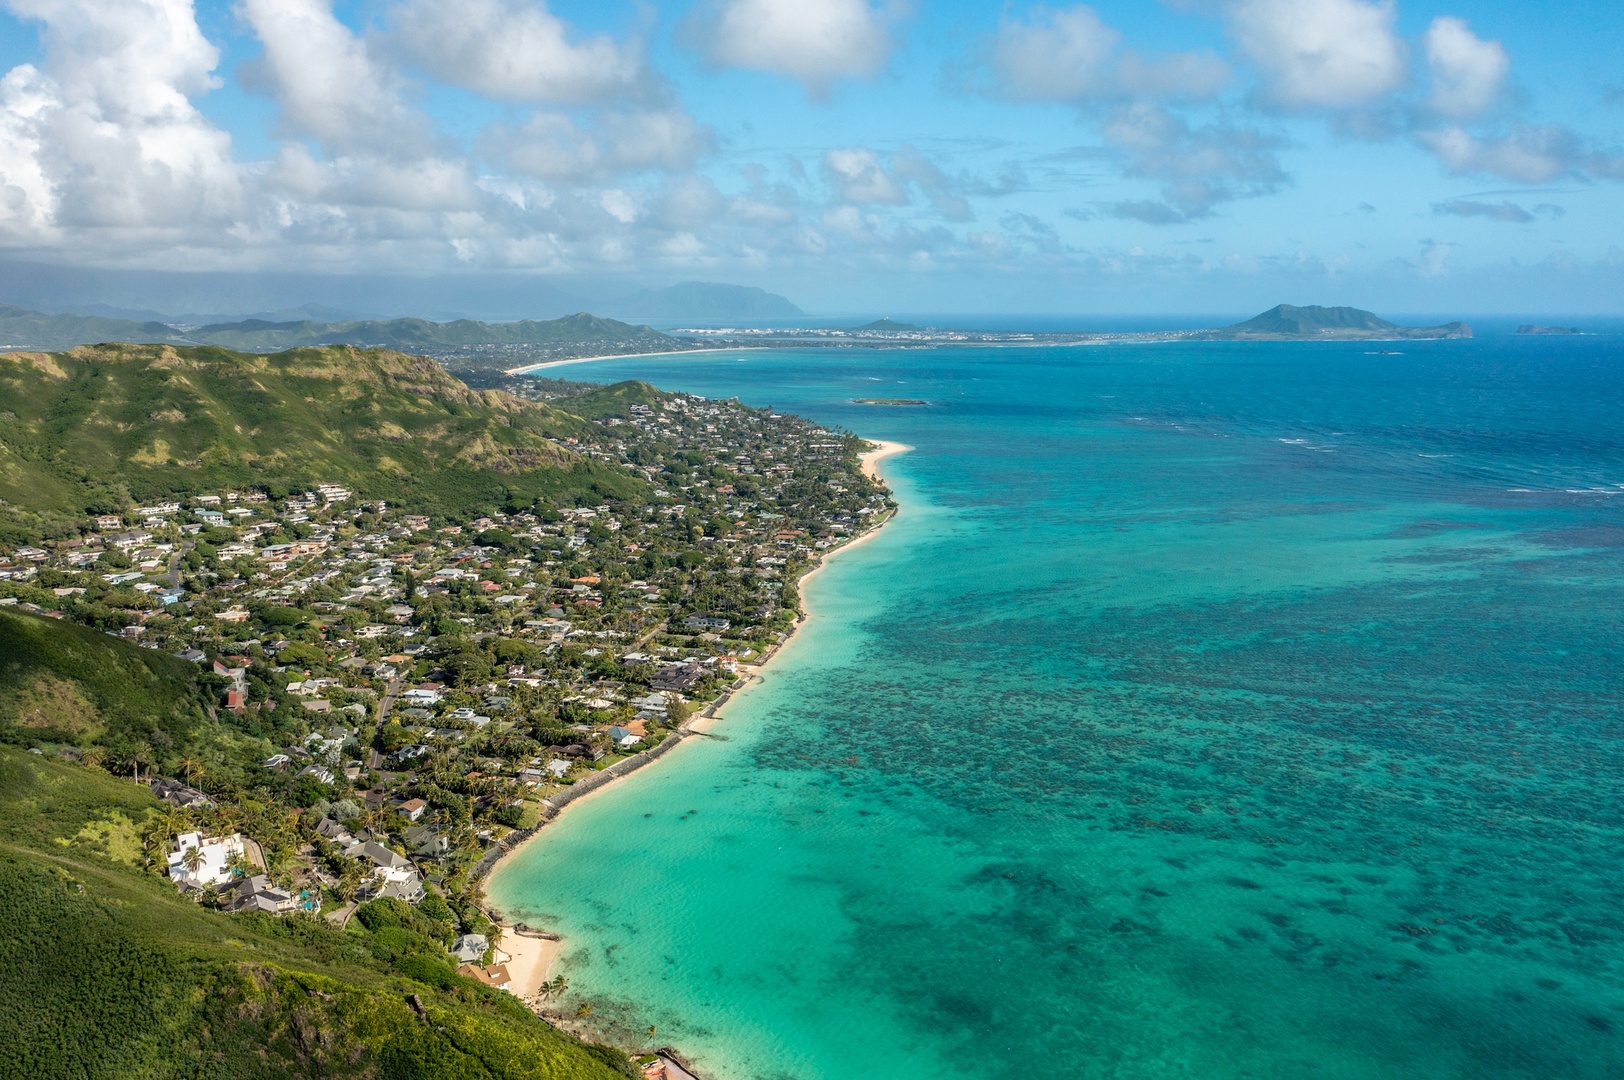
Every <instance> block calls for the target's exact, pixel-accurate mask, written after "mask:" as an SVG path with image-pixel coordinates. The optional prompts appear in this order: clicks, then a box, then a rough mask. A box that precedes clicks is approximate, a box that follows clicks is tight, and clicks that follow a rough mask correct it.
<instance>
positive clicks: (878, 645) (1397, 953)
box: [489, 328, 1624, 1080]
mask: <svg viewBox="0 0 1624 1080" xmlns="http://www.w3.org/2000/svg"><path fill="white" fill-rule="evenodd" d="M1382 349H1393V350H1396V351H1397V352H1398V354H1397V355H1384V354H1382V353H1381V352H1380V351H1379V350H1382ZM545 374H548V375H561V376H564V377H568V378H581V379H589V380H592V381H597V382H608V381H613V380H617V379H622V378H641V379H646V380H648V381H650V382H653V383H655V384H656V385H659V386H662V387H665V388H668V389H677V390H686V391H690V392H693V393H698V394H704V395H707V396H714V397H732V396H737V397H739V398H741V399H742V400H744V401H745V402H747V403H750V404H754V405H772V406H774V407H775V408H777V409H778V410H780V411H793V412H798V413H801V414H803V415H806V416H809V417H811V418H813V419H816V420H819V421H822V422H825V423H830V424H837V425H842V426H845V427H848V428H850V429H852V430H854V431H856V432H857V433H859V434H861V435H864V436H868V437H871V438H882V439H890V440H896V441H900V442H905V443H907V444H909V445H910V446H912V447H914V448H915V449H914V450H913V451H912V452H911V453H908V454H905V455H902V456H900V457H896V458H892V459H890V461H888V462H887V463H886V465H885V466H884V471H885V473H886V475H887V478H888V480H889V482H890V483H891V484H892V486H893V488H894V489H895V491H896V493H897V496H898V498H899V500H900V502H901V504H902V507H903V510H902V513H901V515H900V517H899V518H898V519H897V520H895V521H894V522H893V523H892V524H890V525H888V526H887V527H886V528H885V529H884V530H882V531H881V534H880V535H879V536H878V537H876V538H874V539H873V540H872V541H871V542H870V543H867V544H864V545H862V546H860V547H858V548H856V549H854V550H852V551H850V552H847V553H845V554H842V555H841V556H839V557H838V558H836V559H834V560H833V561H832V562H831V564H830V566H829V568H828V569H827V570H826V571H825V572H824V573H823V574H821V575H819V576H817V577H816V578H815V579H813V581H812V582H811V583H810V584H809V587H808V590H807V593H808V597H807V598H808V602H809V604H810V606H811V608H812V609H813V610H814V612H815V617H814V618H813V619H812V621H811V622H810V623H809V624H808V626H807V627H806V628H805V629H804V630H803V631H802V633H801V634H800V635H798V636H797V637H796V639H795V640H794V642H793V643H792V645H791V646H790V647H789V649H788V650H786V652H785V654H784V655H783V656H782V657H781V658H780V659H779V660H778V661H777V662H776V663H774V664H773V665H772V666H771V667H769V669H768V670H767V672H766V674H765V678H764V679H763V680H762V681H761V682H760V683H758V684H756V685H755V686H754V687H753V688H751V689H750V690H749V691H747V692H746V693H744V694H743V695H742V696H740V697H739V698H737V699H735V701H734V703H732V704H731V705H730V706H729V707H728V710H727V713H726V718H725V720H724V721H723V722H722V723H721V724H720V725H719V726H718V727H717V728H716V731H717V732H718V733H720V734H723V735H726V736H727V740H726V741H721V740H707V739H691V740H689V741H688V742H687V743H685V744H684V745H683V746H682V747H681V748H679V749H678V750H677V751H675V752H674V753H673V754H672V755H671V756H670V757H669V758H667V759H666V760H665V761H664V762H662V763H661V764H660V765H657V766H655V767H653V768H650V769H646V770H643V771H642V772H639V773H638V774H636V775H635V776H634V777H632V778H631V779H629V780H627V781H624V782H622V783H620V784H617V785H615V786H613V787H611V788H610V789H609V790H607V791H606V792H604V793H602V794H599V795H596V796H594V797H593V798H591V799H588V800H585V801H584V802H582V803H581V804H579V805H578V806H576V807H573V808H572V809H571V810H570V811H569V812H568V813H567V814H566V815H565V816H564V818H563V819H562V820H561V821H560V822H559V823H558V824H556V825H555V826H553V827H550V828H548V829H546V830H544V831H543V832H542V834H541V835H540V836H539V837H538V838H537V839H536V840H535V841H534V842H533V843H532V844H530V845H529V846H528V847H526V848H524V849H523V850H522V852H521V853H520V854H518V855H517V856H515V857H514V858H512V859H510V860H509V861H508V862H507V863H505V864H504V865H503V866H502V867H500V868H499V870H498V871H497V874H496V875H495V876H494V877H493V879H492V880H491V882H490V886H489V894H490V896H491V899H492V900H493V901H494V902H495V903H496V904H497V905H498V906H499V907H501V908H502V909H503V910H504V911H506V912H508V913H509V914H510V915H511V916H513V917H516V918H520V919H523V920H525V921H527V922H530V923H532V924H533V925H538V926H543V927H546V928H548V929H552V930H555V931H558V932H559V933H561V934H563V935H564V936H565V938H566V942H567V947H566V951H565V954H564V966H563V968H562V970H563V973H564V974H565V976H566V977H567V978H568V979H569V982H570V989H569V992H568V995H567V1004H568V1005H569V1006H570V1007H572V1008H573V1007H574V1006H577V1005H579V1004H581V1003H591V1005H592V1006H593V1014H592V1022H593V1023H597V1024H600V1025H603V1026H604V1027H605V1029H615V1030H619V1031H620V1032H623V1033H624V1032H633V1033H641V1032H644V1031H646V1029H647V1028H648V1027H649V1026H650V1025H654V1026H656V1028H657V1036H656V1038H655V1039H654V1040H653V1041H654V1042H656V1043H670V1044H672V1045H675V1046H677V1047H679V1048H681V1049H682V1050H683V1051H684V1052H685V1053H686V1054H687V1055H688V1056H690V1057H692V1058H693V1059H694V1060H695V1062H696V1064H697V1066H698V1067H699V1068H700V1069H701V1071H702V1072H704V1073H705V1075H706V1076H707V1078H714V1080H789V1078H795V1080H845V1078H850V1080H870V1078H872V1080H888V1078H895V1080H912V1078H915V1077H920V1078H922V1077H941V1076H955V1077H966V1078H975V1080H982V1078H985V1080H1015V1078H1030V1077H1048V1076H1067V1077H1085V1078H1096V1077H1097V1078H1113V1080H1141V1078H1143V1080H1150V1078H1165V1077H1181V1076H1187V1077H1194V1078H1202V1080H1228V1078H1237V1080H1238V1078H1243V1077H1245V1078H1264V1077H1280V1078H1326V1080H1331V1078H1335V1080H1399V1078H1406V1080H1407V1078H1412V1077H1413V1078H1431V1080H1436V1078H1454V1077H1472V1078H1484V1080H1490V1078H1493V1080H1510V1078H1513V1077H1515V1078H1529V1080H1534V1078H1540V1080H1554V1078H1566V1077H1583V1078H1597V1080H1600V1078H1604V1077H1609V1078H1616V1077H1620V1076H1624V896H1621V891H1624V707H1621V697H1620V694H1621V687H1624V635H1621V629H1624V627H1621V621H1624V620H1621V615H1624V337H1620V336H1618V335H1613V336H1606V335H1604V336H1596V337H1570V338H1518V337H1514V336H1512V335H1511V334H1509V333H1508V332H1504V331H1503V330H1496V329H1493V328H1491V329H1490V330H1489V331H1487V332H1482V333H1480V336H1479V337H1478V338H1477V339H1475V340H1472V341H1459V342H1430V343H1421V342H1412V343H1405V344H1401V345H1393V346H1382V345H1376V346H1371V345H1360V344H1201V345H1196V344H1162V345H1150V346H1097V347H1076V348H1022V349H1013V348H1011V349H935V350H929V351H869V350H851V351H834V350H828V351H821V350H820V351H784V352H771V353H768V352H752V353H744V354H727V353H720V354H705V355H694V356H683V357H673V358H646V359H640V360H617V361H605V362H598V363H592V364H582V365H578V366H573V367H565V368H559V369H556V370H553V371H548V372H545ZM857 397H910V398H923V399H925V400H927V401H929V402H930V404H929V405H926V406H921V407H906V408H904V407H875V406H860V405H855V404H853V403H852V399H853V398H857Z"/></svg>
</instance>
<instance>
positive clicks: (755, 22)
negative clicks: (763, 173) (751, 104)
mask: <svg viewBox="0 0 1624 1080" xmlns="http://www.w3.org/2000/svg"><path fill="white" fill-rule="evenodd" d="M892 21H893V14H892V12H891V11H890V10H886V9H881V8H876V7H874V6H872V5H871V4H870V3H868V0H721V3H720V6H719V7H714V8H713V9H712V10H710V11H708V12H705V13H702V14H701V15H700V16H699V17H698V18H697V19H696V20H695V21H693V22H692V23H690V27H689V33H688V37H689V39H690V41H691V42H692V43H693V44H695V45H696V46H698V47H699V48H700V50H701V51H702V52H703V53H704V54H705V57H706V58H707V59H708V60H709V61H710V62H711V63H712V64H715V65H717V66H719V67H735V68H748V69H750V70H753V71H767V72H772V73H774V74H778V75H786V76H789V77H790V78H792V79H796V80H799V81H800V83H801V84H802V85H803V86H805V87H806V89H807V92H808V93H809V94H812V95H822V94H824V93H827V92H828V89H829V87H830V85H831V84H833V83H834V82H836V81H837V80H839V79H859V78H868V77H871V76H874V75H877V74H879V72H880V71H882V70H883V69H884V68H885V65H886V63H887V61H888V60H889V59H890V56H891V47H892V42H891V33H890V26H891V22H892Z"/></svg>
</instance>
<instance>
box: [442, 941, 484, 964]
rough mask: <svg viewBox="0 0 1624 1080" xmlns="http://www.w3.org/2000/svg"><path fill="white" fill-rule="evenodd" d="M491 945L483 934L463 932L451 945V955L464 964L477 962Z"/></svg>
mask: <svg viewBox="0 0 1624 1080" xmlns="http://www.w3.org/2000/svg"><path fill="white" fill-rule="evenodd" d="M490 947H491V943H490V939H489V938H487V937H486V936H485V935H484V934H464V935H462V937H460V938H458V939H457V940H456V941H455V942H453V943H452V945H451V955H452V956H455V957H456V958H457V959H458V960H459V961H461V962H462V963H464V964H477V963H479V961H480V960H481V959H482V958H483V957H484V955H485V950H486V949H488V948H490Z"/></svg>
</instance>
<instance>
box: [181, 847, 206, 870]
mask: <svg viewBox="0 0 1624 1080" xmlns="http://www.w3.org/2000/svg"><path fill="white" fill-rule="evenodd" d="M181 861H182V862H183V863H185V865H186V872H187V873H188V874H195V873H197V868H198V867H199V866H202V865H203V849H202V848H201V847H189V848H187V849H186V854H185V855H184V856H183V857H182V858H181Z"/></svg>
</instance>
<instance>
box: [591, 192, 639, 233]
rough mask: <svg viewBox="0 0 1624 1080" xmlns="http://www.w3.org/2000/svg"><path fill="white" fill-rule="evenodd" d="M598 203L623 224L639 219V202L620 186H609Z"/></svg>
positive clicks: (600, 196) (599, 197)
mask: <svg viewBox="0 0 1624 1080" xmlns="http://www.w3.org/2000/svg"><path fill="white" fill-rule="evenodd" d="M598 204H599V205H600V206H602V207H603V209H604V212H605V213H606V214H608V215H609V216H610V217H612V218H614V219H615V220H616V221H618V222H620V223H621V224H622V225H630V224H631V223H632V222H634V221H636V220H637V202H636V200H634V199H633V198H632V197H631V196H630V195H628V194H626V193H625V192H624V191H621V190H620V189H619V188H609V189H608V190H607V191H605V192H604V193H603V194H601V195H599V196H598Z"/></svg>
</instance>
